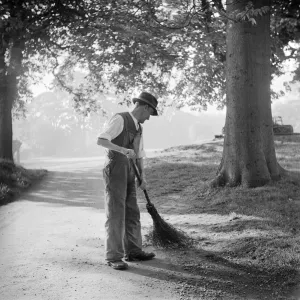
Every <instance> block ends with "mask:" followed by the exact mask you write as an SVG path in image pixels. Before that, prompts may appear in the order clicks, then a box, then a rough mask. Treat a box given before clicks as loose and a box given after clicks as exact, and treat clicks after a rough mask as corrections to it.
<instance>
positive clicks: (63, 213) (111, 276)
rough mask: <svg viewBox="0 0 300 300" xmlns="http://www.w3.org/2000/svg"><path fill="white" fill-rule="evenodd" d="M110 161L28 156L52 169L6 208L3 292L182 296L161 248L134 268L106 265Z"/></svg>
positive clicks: (0, 217)
mask: <svg viewBox="0 0 300 300" xmlns="http://www.w3.org/2000/svg"><path fill="white" fill-rule="evenodd" d="M102 165H103V158H96V159H95V158H94V159H68V160H67V159H60V160H53V159H48V160H47V159H45V160H44V161H43V160H39V161H38V160H35V161H31V162H29V161H28V162H25V163H24V166H25V167H29V168H36V167H37V168H39V167H42V168H46V169H48V170H49V171H50V172H49V174H48V175H47V177H46V179H45V180H44V181H43V182H42V183H41V184H39V186H38V187H36V188H35V189H34V190H31V191H30V192H29V193H26V194H25V195H23V196H22V197H21V199H19V200H18V201H17V202H14V203H10V204H8V205H6V206H2V207H1V208H0V243H1V248H0V268H1V272H0V295H1V297H0V298H1V299H3V300H25V299H28V300H33V299H39V300H47V299H49V300H50V299H51V300H65V299H72V300H73V299H80V300H83V299H86V300H89V299H97V300H102V299H103V300H106V299H107V300H110V299H111V300H117V299H123V300H129V299H130V300H134V299H136V300H143V299H169V300H171V299H172V300H174V299H175V300H176V299H182V298H181V297H180V295H179V293H178V292H177V288H178V286H177V284H176V282H174V281H172V280H171V278H172V274H171V273H172V270H171V267H169V266H168V265H167V264H165V263H163V258H162V257H159V255H158V256H157V258H156V259H154V260H153V261H150V262H140V263H130V267H129V270H127V271H116V270H113V269H111V268H110V267H108V266H107V265H106V264H105V261H104V259H103V250H104V247H103V237H104V232H103V228H104V211H103V182H102V173H101V168H102ZM142 222H143V225H144V227H143V230H145V226H149V225H150V224H151V220H150V218H149V216H148V215H146V214H142ZM162 274H165V275H164V276H163V278H164V279H162Z"/></svg>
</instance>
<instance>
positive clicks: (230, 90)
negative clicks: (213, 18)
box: [212, 0, 281, 187]
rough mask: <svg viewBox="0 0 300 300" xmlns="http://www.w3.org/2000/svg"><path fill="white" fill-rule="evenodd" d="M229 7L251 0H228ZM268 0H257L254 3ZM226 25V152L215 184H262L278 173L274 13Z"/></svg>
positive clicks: (224, 150) (258, 5)
mask: <svg viewBox="0 0 300 300" xmlns="http://www.w3.org/2000/svg"><path fill="white" fill-rule="evenodd" d="M227 2H228V3H227V12H228V13H230V12H232V11H234V10H237V9H242V10H244V8H245V4H246V3H247V2H248V0H243V1H231V0H228V1H227ZM270 2H271V1H270V0H257V1H255V6H256V8H260V7H262V6H270V5H271V3H270ZM256 22H257V24H256V25H252V24H251V23H250V22H246V21H245V22H232V21H230V22H228V25H227V57H226V63H227V69H226V72H227V74H226V96H227V112H226V124H225V139H224V148H223V157H222V161H221V165H220V167H219V170H218V173H217V177H216V178H215V180H214V181H213V182H212V184H213V185H214V186H215V185H230V186H237V185H243V186H246V187H257V186H262V185H264V184H266V183H267V182H269V181H270V180H275V179H278V178H279V177H280V170H281V169H280V167H279V165H278V163H277V159H276V154H275V147H274V139H273V129H272V113H271V98H270V84H271V66H270V15H269V14H266V15H263V16H259V17H257V18H256Z"/></svg>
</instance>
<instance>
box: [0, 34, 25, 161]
mask: <svg viewBox="0 0 300 300" xmlns="http://www.w3.org/2000/svg"><path fill="white" fill-rule="evenodd" d="M23 49H24V42H23V41H21V40H19V39H16V40H15V41H14V42H13V41H10V43H8V44H7V47H5V46H4V45H3V44H1V47H0V159H1V158H3V159H8V160H12V161H13V149H12V148H13V147H12V143H13V131H12V107H13V103H14V101H16V99H17V96H18V93H17V91H18V76H19V75H20V73H21V64H22V59H23V56H22V51H23ZM7 51H9V55H8V56H7V57H9V61H5V56H6V54H7Z"/></svg>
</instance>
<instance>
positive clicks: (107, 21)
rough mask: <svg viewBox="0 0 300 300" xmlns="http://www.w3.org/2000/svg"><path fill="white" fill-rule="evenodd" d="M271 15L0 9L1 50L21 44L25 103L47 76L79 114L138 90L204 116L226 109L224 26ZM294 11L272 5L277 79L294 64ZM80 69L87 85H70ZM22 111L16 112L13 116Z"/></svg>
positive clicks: (120, 6)
mask: <svg viewBox="0 0 300 300" xmlns="http://www.w3.org/2000/svg"><path fill="white" fill-rule="evenodd" d="M268 9H269V8H268V7H262V8H257V7H255V5H254V4H253V2H252V1H249V2H247V4H246V6H245V10H244V11H239V12H235V14H234V15H226V10H225V5H224V2H222V1H221V0H211V1H209V0H201V1H200V0H198V1H190V0H185V1H176V0H168V1H161V0H156V1H146V0H141V1H123V0H114V1H113V0H105V1H101V2H100V1H96V0H90V1H75V0H64V1H53V2H52V1H36V0H28V1H24V2H19V1H1V18H0V21H1V28H2V29H1V33H2V36H3V39H2V41H3V44H2V47H3V48H5V47H6V48H7V47H9V44H10V43H11V37H12V36H13V37H16V39H19V40H20V39H21V40H24V41H25V48H24V51H23V60H22V62H23V63H22V68H23V69H22V70H20V75H21V77H20V79H21V80H20V81H19V90H18V96H19V97H18V99H19V100H21V99H23V103H25V102H24V99H26V98H27V99H28V97H30V95H29V94H28V83H32V82H34V81H36V80H39V79H40V78H35V76H34V75H35V74H36V73H39V72H40V73H43V71H45V70H46V69H47V70H48V72H49V71H51V72H53V74H54V75H55V76H56V84H58V85H60V86H61V87H63V88H64V89H65V90H66V91H68V92H71V93H72V94H73V95H74V103H75V107H76V108H77V110H78V111H79V112H84V113H89V112H90V111H95V110H99V109H101V108H102V107H101V103H99V101H98V100H97V97H96V94H97V93H99V92H106V91H114V92H116V93H117V94H118V93H122V94H124V93H125V99H123V100H122V101H125V102H126V101H129V99H130V95H131V94H132V93H133V92H135V91H137V90H141V89H147V90H151V91H152V92H154V93H155V94H157V95H159V96H160V97H161V98H162V99H164V100H163V101H162V105H167V104H173V105H176V106H178V107H180V106H183V105H189V106H192V107H194V108H196V109H199V108H204V109H205V108H206V106H207V104H208V103H212V102H216V103H217V104H219V105H220V106H222V105H224V100H225V96H224V94H225V85H224V84H225V75H224V72H225V70H224V63H225V60H226V45H225V34H226V30H225V28H226V23H227V21H228V19H234V20H235V21H250V22H252V23H255V18H257V17H259V16H260V15H262V14H264V13H266V12H267V11H268ZM299 11H300V9H299V7H298V6H297V1H296V0H290V1H283V2H282V1H279V0H278V1H273V4H272V7H271V13H272V39H273V47H272V52H273V55H272V65H273V74H275V75H279V74H280V70H281V64H282V62H283V61H284V60H285V59H287V58H293V59H299V49H297V48H296V47H294V46H293V44H292V43H291V41H295V42H296V41H298V40H299V26H300V24H299ZM254 26H255V25H254ZM78 68H79V69H81V70H84V71H85V72H86V77H85V81H83V82H82V83H81V84H80V85H75V84H74V81H73V77H72V74H73V73H74V70H78ZM22 97H23V98H22ZM174 103H175V104H174ZM23 107H24V105H23V104H16V108H17V111H20V109H21V110H22V108H23Z"/></svg>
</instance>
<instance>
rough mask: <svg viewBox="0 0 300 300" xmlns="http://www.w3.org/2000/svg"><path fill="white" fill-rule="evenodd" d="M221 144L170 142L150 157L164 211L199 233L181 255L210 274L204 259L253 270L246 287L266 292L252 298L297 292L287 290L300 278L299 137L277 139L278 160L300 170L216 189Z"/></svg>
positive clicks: (195, 269)
mask: <svg viewBox="0 0 300 300" xmlns="http://www.w3.org/2000/svg"><path fill="white" fill-rule="evenodd" d="M222 144H223V141H213V142H211V143H207V144H203V145H189V146H180V147H175V148H170V149H166V150H165V151H163V152H161V153H160V154H159V156H158V157H155V158H151V159H148V160H147V163H146V174H147V181H148V183H149V194H150V195H151V198H152V199H153V202H154V204H155V206H156V207H157V209H158V211H159V212H160V213H161V214H162V215H164V216H165V218H167V219H168V220H169V221H170V222H172V223H173V224H175V225H176V226H178V227H180V228H181V229H182V230H184V231H186V232H187V233H188V234H189V235H190V236H191V237H193V238H194V239H195V248H194V251H193V254H192V253H190V254H187V253H188V252H186V255H184V256H182V257H181V259H180V260H179V261H180V263H181V264H182V265H183V266H185V267H186V268H187V270H189V271H191V272H192V273H194V274H198V275H199V274H201V272H202V274H203V268H202V267H201V266H200V265H199V261H201V264H205V263H206V262H207V260H210V261H212V260H213V261H215V262H220V261H222V262H223V265H224V266H227V267H228V266H234V268H235V269H236V270H244V271H245V272H246V273H247V274H248V277H247V276H246V277H245V282H246V283H244V284H242V286H244V288H242V287H241V293H242V292H243V291H244V292H245V286H248V287H249V286H252V288H254V289H256V291H257V293H259V292H258V291H259V289H260V285H262V287H261V289H262V290H261V295H260V296H261V297H260V296H258V298H255V297H254V298H253V299H290V298H284V297H287V296H286V295H285V296H282V295H283V294H284V293H285V292H286V291H287V290H290V288H291V287H292V286H293V285H294V284H296V283H298V280H299V279H298V277H297V276H298V275H297V272H298V270H299V266H300V226H299V225H300V218H299V215H300V180H298V179H297V176H299V172H300V141H297V140H296V141H294V140H286V139H285V138H277V140H276V141H275V144H276V152H277V157H278V160H279V163H280V164H281V165H282V166H283V167H284V168H286V169H287V170H292V171H293V172H294V175H295V176H296V178H295V177H294V178H293V179H291V178H288V177H286V178H283V179H282V180H281V181H279V182H277V183H270V184H268V185H266V186H264V187H260V188H255V189H246V188H241V187H236V188H227V187H224V188H215V189H211V188H210V187H209V186H208V182H209V181H210V180H211V179H213V178H214V176H215V174H216V171H217V168H218V165H219V163H220V159H221V155H222ZM140 197H141V198H142V195H141V194H140ZM195 251H196V252H195ZM197 251H198V252H197ZM195 253H196V254H195ZM197 253H198V254H197ZM216 276H217V277H218V275H217V274H216ZM249 278H252V280H250V282H249V280H248V279H249ZM237 282H239V280H237ZM237 285H238V284H237ZM210 286H211V285H210ZM268 290H270V293H271V294H272V296H270V298H268V295H269V294H266V291H268ZM247 291H248V290H247V289H246V293H247ZM280 295H281V296H282V297H283V298H280V297H281V296H280ZM264 297H266V298H264ZM199 299H202V298H199ZM205 299H206V298H205ZM207 299H211V298H209V297H208V296H207ZM212 299H213V298H212ZM224 299H227V298H224ZM228 299H233V298H228ZM237 299H240V298H237ZM245 299H248V298H245ZM251 299H252V298H251Z"/></svg>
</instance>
